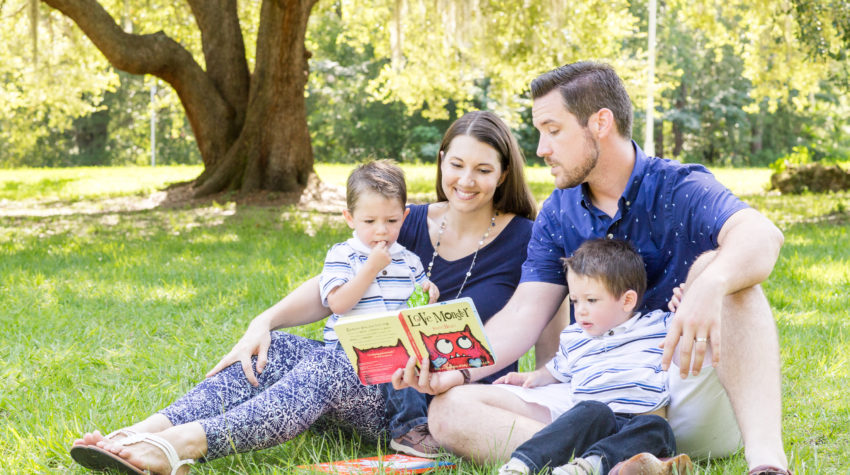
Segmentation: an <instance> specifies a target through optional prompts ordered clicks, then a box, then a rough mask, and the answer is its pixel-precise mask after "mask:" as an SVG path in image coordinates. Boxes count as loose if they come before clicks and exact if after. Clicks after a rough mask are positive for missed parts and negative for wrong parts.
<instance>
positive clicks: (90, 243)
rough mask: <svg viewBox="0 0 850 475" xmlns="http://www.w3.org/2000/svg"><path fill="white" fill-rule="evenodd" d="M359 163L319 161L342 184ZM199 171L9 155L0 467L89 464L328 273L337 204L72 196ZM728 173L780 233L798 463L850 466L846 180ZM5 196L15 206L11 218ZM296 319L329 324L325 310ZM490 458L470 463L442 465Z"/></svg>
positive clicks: (41, 469) (321, 451) (0, 271)
mask: <svg viewBox="0 0 850 475" xmlns="http://www.w3.org/2000/svg"><path fill="white" fill-rule="evenodd" d="M349 169H350V166H342V165H321V164H320V165H318V166H317V170H318V172H319V174H320V176H322V177H323V179H325V180H326V181H328V182H330V183H337V184H341V183H343V182H344V180H345V176H346V174H347V171H348V170H349ZM405 169H406V170H407V176H408V180H409V181H410V188H411V194H412V195H413V196H416V197H421V199H422V200H425V199H429V197H430V196H432V195H430V193H432V188H433V166H428V165H422V166H418V165H417V166H405ZM199 171H200V169H199V168H197V167H194V168H193V167H157V168H156V169H148V168H109V169H97V168H87V169H70V170H0V335H2V337H0V338H2V339H3V340H2V344H0V388H2V390H0V473H55V472H63V473H88V472H86V471H84V470H82V469H80V468H79V467H78V466H76V465H75V464H74V463H73V462H72V460H71V458H70V457H69V456H68V453H67V450H68V446H69V444H70V442H71V441H72V440H73V439H74V437H76V436H78V435H79V434H81V433H82V432H84V431H87V430H91V429H94V428H100V429H102V430H107V431H108V430H112V429H114V428H118V427H122V426H125V425H128V424H130V423H131V422H133V421H135V420H137V419H140V418H143V417H145V416H147V415H148V414H150V413H151V412H152V411H155V410H157V409H159V408H161V407H162V406H164V405H167V404H168V403H169V402H171V401H172V400H173V399H175V398H176V397H178V396H179V395H181V394H182V393H183V392H184V391H186V390H187V389H189V388H190V387H192V385H194V384H195V383H196V382H197V381H198V380H199V379H200V378H202V377H203V374H204V373H205V372H206V371H207V370H208V369H209V368H210V367H211V366H212V365H213V364H214V363H215V362H216V361H218V358H219V357H220V356H221V355H223V354H224V353H225V352H227V351H228V350H229V349H230V347H231V345H232V344H233V343H234V342H235V341H236V340H237V339H238V337H239V336H240V335H241V334H242V332H243V330H244V328H245V327H246V325H247V323H248V321H249V320H250V319H251V318H253V316H255V315H256V314H258V313H259V312H261V311H262V310H264V309H265V308H267V307H268V306H270V305H271V304H272V303H274V302H276V301H277V300H278V299H279V298H281V297H282V296H283V295H285V294H286V293H287V292H289V291H290V290H291V289H292V288H294V287H295V286H296V285H297V284H298V283H300V282H301V281H302V280H304V279H305V278H307V277H309V276H311V275H314V274H315V273H317V272H319V270H320V268H321V263H322V259H323V257H324V254H325V252H326V250H327V248H328V246H329V245H330V244H331V243H334V242H337V241H339V240H342V239H344V238H345V237H346V236H347V235H348V231H347V229H346V228H344V226H343V225H342V224H341V222H340V220H339V219H337V217H335V216H319V215H313V216H304V215H303V214H299V213H296V212H294V210H292V209H290V208H263V207H250V206H237V205H235V204H232V203H226V204H222V205H218V204H212V205H202V206H198V207H193V208H180V209H170V210H165V209H151V210H142V211H111V210H110V208H108V207H107V208H100V207H98V206H97V205H92V206H89V207H87V208H86V211H79V209H80V208H79V207H74V206H67V207H66V205H71V204H77V205H78V204H80V203H87V202H89V201H91V202H92V203H95V204H96V203H98V202H100V201H102V200H104V199H106V198H114V197H116V196H121V195H128V194H129V195H132V196H138V195H140V194H144V193H148V192H150V191H151V190H153V189H156V188H158V187H161V186H163V185H165V184H167V183H170V182H175V181H182V180H186V179H190V178H192V177H193V176H194V175H196V174H197V173H198V172H199ZM717 172H718V173H717V174H718V176H719V177H720V179H721V181H723V182H724V183H726V184H727V186H730V187H731V188H732V189H733V190H735V191H737V192H739V193H742V194H743V195H744V199H745V200H746V201H748V202H749V203H751V204H752V205H753V206H755V207H756V208H758V209H760V210H761V211H762V212H764V213H765V214H767V215H768V216H769V217H771V219H773V220H774V221H775V222H777V223H778V224H779V226H780V227H781V228H782V230H783V231H784V232H785V237H786V244H785V247H784V249H783V251H782V255H781V256H780V259H779V262H778V263H777V266H776V269H775V271H774V274H773V275H772V277H771V278H770V280H769V281H768V282H767V283H766V284H765V289H766V292H767V294H768V298H769V299H770V301H771V303H772V305H773V308H774V309H775V313H776V318H777V322H778V327H779V332H780V342H781V348H782V350H781V357H782V361H783V376H784V386H783V391H784V405H785V409H784V424H785V433H784V435H785V445H786V450H787V452H788V455H789V457H790V458H791V463H792V466H793V468H794V470H795V473H798V474H830V473H846V466H847V464H846V461H845V457H846V454H847V453H850V436H848V431H847V428H848V427H850V397H848V396H847V393H846V388H847V387H848V386H850V361H848V352H847V348H849V347H850V341H848V340H850V331H849V330H850V329H848V325H850V323H848V322H850V311H848V306H847V304H846V300H847V296H848V295H850V263H848V256H850V251H848V247H850V246H848V244H847V243H848V241H850V215H848V199H849V198H850V194H848V193H833V194H822V195H803V196H798V197H789V196H779V195H775V194H765V193H764V192H763V191H762V190H763V185H764V183H765V182H766V180H767V178H766V177H767V175H768V174H769V173H768V172H766V171H765V170H759V169H753V170H717ZM529 177H530V180H531V184H532V189H533V190H534V192H535V196H537V197H538V199H541V198H543V197H545V196H546V195H547V194H548V193H549V191H550V190H551V187H552V185H551V177H550V176H549V174H548V170H547V169H545V168H531V169H529ZM21 203H24V204H25V206H24V205H21ZM45 208H46V209H48V211H50V210H52V211H53V212H41V211H42V210H43V209H45ZM9 209H11V210H16V213H14V214H15V215H12V216H10V215H9V214H10V213H6V214H7V215H5V216H4V215H3V214H4V213H3V211H4V210H9ZM20 209H23V210H24V211H19V210H20ZM28 209H29V210H32V212H27V211H26V210H28ZM57 210H61V212H58V211H57ZM293 331H294V332H296V333H299V334H302V335H306V336H310V337H319V335H320V333H321V324H313V325H310V326H308V327H304V328H299V329H295V330H293ZM384 450H385V448H383V447H376V446H375V445H374V444H373V443H370V442H368V441H360V440H359V439H357V438H356V437H352V436H349V435H346V436H336V435H331V436H329V435H327V434H324V435H322V434H314V433H306V434H305V435H303V436H300V437H298V438H296V439H295V440H293V441H291V442H289V443H287V444H283V445H281V446H278V447H275V448H272V449H268V450H264V451H259V452H256V453H252V454H244V455H239V456H234V457H228V458H225V459H221V460H216V461H213V462H211V463H208V464H202V465H200V466H196V467H197V468H196V469H194V470H196V471H197V472H199V473H219V472H225V473H227V472H232V473H287V472H289V471H291V469H292V467H293V466H295V465H298V464H309V463H316V462H321V461H327V460H332V459H341V458H354V457H360V456H370V455H375V454H377V453H378V452H379V451H384ZM744 471H745V464H744V461H743V457H742V456H741V455H736V456H734V457H731V458H729V459H724V460H712V461H709V462H702V463H701V464H700V473H710V474H722V473H743V472H744ZM492 472H493V467H484V466H477V465H474V464H472V463H469V462H460V464H459V466H458V468H457V469H456V470H446V471H444V473H463V474H470V473H475V474H485V473H492Z"/></svg>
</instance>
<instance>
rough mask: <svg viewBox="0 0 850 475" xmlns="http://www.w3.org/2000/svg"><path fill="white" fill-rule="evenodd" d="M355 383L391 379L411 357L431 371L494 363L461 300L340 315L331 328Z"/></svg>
mask: <svg viewBox="0 0 850 475" xmlns="http://www.w3.org/2000/svg"><path fill="white" fill-rule="evenodd" d="M334 330H335V331H336V334H337V337H339V341H340V344H341V345H342V348H343V349H344V350H345V353H346V355H347V356H348V359H349V360H350V361H351V364H352V365H353V366H354V369H355V371H357V375H358V376H359V377H360V382H362V383H363V384H379V383H386V382H389V381H391V380H392V374H393V372H395V370H397V369H398V368H403V367H404V366H405V364H407V360H408V359H409V358H410V357H411V356H416V359H417V361H421V360H422V359H423V358H424V357H425V356H426V355H427V356H428V359H429V360H430V362H431V371H449V370H454V369H463V368H479V367H481V366H487V365H491V364H493V363H494V362H495V355H493V351H492V349H491V346H490V342H489V341H488V340H487V335H486V334H485V333H484V326H483V325H482V324H481V318H480V317H479V316H478V311H477V310H476V309H475V304H474V303H473V302H472V299H470V298H468V297H465V298H461V299H456V300H448V301H445V302H438V303H435V304H431V305H423V306H419V307H412V308H406V309H403V310H400V311H395V312H384V313H377V314H366V315H354V316H344V317H342V318H340V319H339V321H338V322H337V324H336V326H335V327H334Z"/></svg>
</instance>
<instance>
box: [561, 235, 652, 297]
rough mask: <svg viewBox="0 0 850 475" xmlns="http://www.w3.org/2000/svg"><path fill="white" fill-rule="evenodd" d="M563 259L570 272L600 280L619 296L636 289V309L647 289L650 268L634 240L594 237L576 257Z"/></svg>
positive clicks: (574, 255)
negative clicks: (633, 243) (647, 269)
mask: <svg viewBox="0 0 850 475" xmlns="http://www.w3.org/2000/svg"><path fill="white" fill-rule="evenodd" d="M563 261H564V269H565V270H566V271H567V272H573V273H575V274H578V275H582V276H586V277H592V278H594V279H598V280H599V281H600V282H602V283H603V284H604V285H605V288H607V289H608V291H609V292H611V295H613V296H615V297H617V298H620V297H622V295H623V294H624V293H626V291H627V290H634V291H635V292H636V293H637V304H636V305H635V308H637V307H639V306H640V302H641V299H643V294H644V292H646V268H645V267H644V265H643V259H642V258H641V257H640V254H638V252H637V251H636V250H635V248H634V246H632V244H631V243H630V242H628V241H623V240H621V239H591V240H588V241H585V242H583V243H582V245H581V246H579V248H578V249H576V252H575V253H573V255H572V257H567V258H564V260H563Z"/></svg>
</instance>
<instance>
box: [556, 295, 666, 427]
mask: <svg viewBox="0 0 850 475" xmlns="http://www.w3.org/2000/svg"><path fill="white" fill-rule="evenodd" d="M672 316H673V314H672V313H670V312H663V311H661V310H655V311H653V312H650V313H647V314H644V315H641V314H638V315H635V316H634V317H632V318H630V319H629V320H627V321H626V322H625V323H623V324H622V325H620V326H617V327H615V328H613V329H611V330H610V331H608V332H607V333H605V334H604V335H602V336H598V337H594V336H590V335H588V334H587V333H586V332H585V331H584V330H582V329H581V327H580V326H579V325H578V324H577V323H574V324H572V325H570V326H568V327H567V328H565V329H564V330H563V331H562V332H561V343H560V348H559V349H558V353H557V354H556V355H555V357H554V358H552V360H551V361H549V363H547V364H546V369H548V370H549V372H550V373H552V376H554V377H555V378H556V379H558V380H559V381H562V382H564V383H567V384H569V385H570V389H571V392H572V395H573V401H574V402H578V401H583V400H593V401H599V402H603V403H605V404H607V405H608V407H610V408H611V410H613V411H614V412H618V413H625V414H641V413H644V412H650V411H652V410H654V409H657V408H659V407H662V406H665V405H667V404H668V403H669V401H670V394H669V388H668V385H667V374H666V372H664V371H662V370H661V355H662V350H661V349H660V348H659V347H658V345H659V344H660V343H661V342H662V341H663V340H664V337H665V336H666V335H667V327H668V325H669V323H670V319H671V318H672Z"/></svg>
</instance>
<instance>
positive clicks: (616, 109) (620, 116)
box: [531, 61, 632, 139]
mask: <svg viewBox="0 0 850 475" xmlns="http://www.w3.org/2000/svg"><path fill="white" fill-rule="evenodd" d="M555 88H557V89H558V90H559V91H560V92H561V98H562V99H563V100H564V106H565V107H566V108H567V111H569V112H570V114H572V115H574V116H576V119H578V122H579V124H581V126H582V127H587V121H588V120H589V119H590V116H591V115H593V114H595V113H596V112H598V111H599V110H600V109H609V110H610V111H611V112H612V113H613V114H614V122H615V123H616V124H617V131H618V132H619V133H620V135H621V136H622V137H624V138H627V139H629V138H631V137H632V100H631V99H630V98H629V94H628V93H627V92H626V87H625V86H624V85H623V81H622V80H621V79H620V76H618V75H617V72H616V71H614V68H612V67H611V66H610V65H608V64H604V63H596V62H592V61H579V62H577V63H572V64H567V65H564V66H561V67H560V68H557V69H553V70H552V71H549V72H547V73H544V74H542V75H540V76H539V77H537V78H536V79H534V80H533V81H531V97H532V99H538V98H540V97H543V96H545V95H547V94H549V93H550V92H551V91H552V90H554V89H555Z"/></svg>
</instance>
